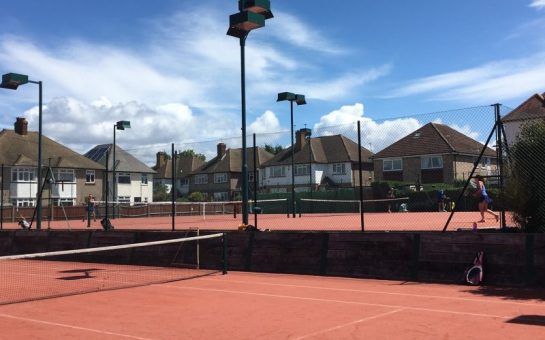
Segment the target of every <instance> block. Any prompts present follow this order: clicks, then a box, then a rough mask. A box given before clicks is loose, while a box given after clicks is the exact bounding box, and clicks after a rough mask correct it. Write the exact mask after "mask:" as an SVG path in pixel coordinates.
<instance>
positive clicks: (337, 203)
mask: <svg viewBox="0 0 545 340" xmlns="http://www.w3.org/2000/svg"><path fill="white" fill-rule="evenodd" d="M408 201H409V198H408V197H400V198H384V199H374V200H363V206H362V202H361V201H359V200H329V199H316V198H314V199H313V198H301V199H300V200H299V201H298V207H297V208H298V211H299V217H301V216H302V215H304V214H356V213H360V212H361V211H362V209H363V211H364V212H387V211H407V209H408V207H407V202H408Z"/></svg>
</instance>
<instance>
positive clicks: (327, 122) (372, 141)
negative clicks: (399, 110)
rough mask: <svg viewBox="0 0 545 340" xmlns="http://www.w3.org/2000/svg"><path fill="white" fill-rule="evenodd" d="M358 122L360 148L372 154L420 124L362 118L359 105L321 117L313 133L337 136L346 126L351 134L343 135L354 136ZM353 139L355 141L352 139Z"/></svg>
mask: <svg viewBox="0 0 545 340" xmlns="http://www.w3.org/2000/svg"><path fill="white" fill-rule="evenodd" d="M358 120H359V121H360V126H361V135H362V146H363V147H366V148H367V149H370V150H371V151H373V152H375V153H376V152H378V151H380V150H382V149H384V148H385V147H386V146H388V145H390V144H392V143H393V142H395V141H397V140H399V139H400V138H402V137H405V136H406V135H408V134H409V133H411V132H413V131H415V130H417V129H418V128H420V127H421V126H422V124H421V123H420V122H419V121H418V120H417V119H414V118H399V119H391V120H385V121H381V122H377V121H375V120H373V119H371V118H368V117H365V116H364V106H363V104H361V103H356V104H354V105H346V106H343V107H341V108H340V109H339V110H335V111H332V112H330V113H328V114H326V115H324V116H322V117H320V122H319V123H317V124H315V125H314V132H315V133H316V134H317V135H335V134H339V132H340V131H341V130H344V128H340V126H342V125H344V126H345V127H346V126H348V127H349V129H351V130H352V131H351V132H348V133H347V132H346V131H345V132H344V133H343V134H344V135H347V134H348V135H351V136H350V137H353V136H357V135H356V132H355V131H356V124H355V122H357V121H358ZM353 139H357V137H356V138H353Z"/></svg>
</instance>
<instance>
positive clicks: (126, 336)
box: [0, 313, 152, 340]
mask: <svg viewBox="0 0 545 340" xmlns="http://www.w3.org/2000/svg"><path fill="white" fill-rule="evenodd" d="M0 317H4V318H9V319H15V320H21V321H27V322H35V323H41V324H44V325H48V326H58V327H64V328H71V329H76V330H79V331H87V332H93V333H99V334H106V335H115V336H120V337H124V338H130V339H138V340H152V339H151V338H142V337H138V336H134V335H128V334H121V333H114V332H108V331H101V330H98V329H92V328H85V327H78V326H72V325H67V324H62V323H57V322H50V321H43V320H36V319H30V318H23V317H20V316H15V315H9V314H4V313H0Z"/></svg>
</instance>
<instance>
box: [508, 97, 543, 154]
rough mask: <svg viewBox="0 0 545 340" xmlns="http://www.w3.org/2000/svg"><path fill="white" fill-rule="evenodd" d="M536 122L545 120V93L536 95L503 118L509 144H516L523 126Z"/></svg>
mask: <svg viewBox="0 0 545 340" xmlns="http://www.w3.org/2000/svg"><path fill="white" fill-rule="evenodd" d="M536 120H541V121H544V120H545V92H544V93H542V94H537V93H536V94H534V95H533V96H531V97H530V98H528V99H526V100H525V101H524V102H523V103H522V104H520V105H519V106H517V108H516V109H514V110H513V111H511V112H509V113H508V114H507V115H506V116H505V117H503V118H502V122H503V127H504V129H505V138H506V139H507V144H508V145H513V144H514V143H515V142H516V139H517V137H518V135H519V133H520V129H521V127H522V125H523V124H525V123H531V122H534V121H536Z"/></svg>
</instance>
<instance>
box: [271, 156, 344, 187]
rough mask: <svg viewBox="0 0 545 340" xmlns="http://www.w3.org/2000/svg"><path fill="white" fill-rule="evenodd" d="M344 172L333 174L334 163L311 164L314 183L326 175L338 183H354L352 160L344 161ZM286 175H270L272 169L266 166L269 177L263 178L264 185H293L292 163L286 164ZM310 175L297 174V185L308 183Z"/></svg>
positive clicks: (320, 180)
mask: <svg viewBox="0 0 545 340" xmlns="http://www.w3.org/2000/svg"><path fill="white" fill-rule="evenodd" d="M344 164H345V165H344V166H345V173H344V174H333V164H316V163H312V165H311V174H312V183H313V184H320V183H321V182H322V180H323V179H324V178H325V177H329V178H330V179H331V180H332V181H334V182H335V183H337V184H341V183H344V184H346V183H352V166H351V163H350V162H346V163H344ZM285 168H286V176H284V177H269V173H270V170H269V168H266V171H265V174H266V175H267V177H266V178H265V179H264V180H263V185H265V186H267V187H269V186H288V185H291V165H290V166H285ZM309 177H310V176H309V175H302V176H295V180H294V182H295V185H308V181H309Z"/></svg>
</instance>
